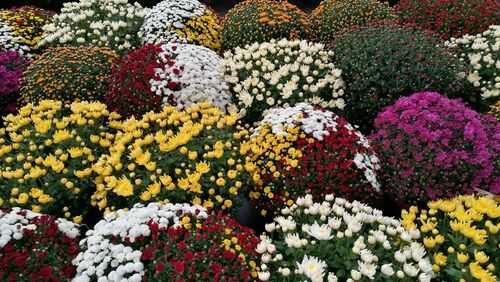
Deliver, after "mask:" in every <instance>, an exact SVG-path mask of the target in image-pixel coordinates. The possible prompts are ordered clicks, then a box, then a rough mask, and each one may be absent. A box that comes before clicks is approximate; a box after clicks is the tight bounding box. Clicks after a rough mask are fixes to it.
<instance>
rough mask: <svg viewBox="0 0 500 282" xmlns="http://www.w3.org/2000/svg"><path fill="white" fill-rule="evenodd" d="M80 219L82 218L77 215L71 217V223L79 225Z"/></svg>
mask: <svg viewBox="0 0 500 282" xmlns="http://www.w3.org/2000/svg"><path fill="white" fill-rule="evenodd" d="M82 219H83V218H82V216H81V215H78V216H75V217H73V222H74V223H76V224H80V223H82Z"/></svg>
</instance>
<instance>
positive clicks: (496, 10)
mask: <svg viewBox="0 0 500 282" xmlns="http://www.w3.org/2000/svg"><path fill="white" fill-rule="evenodd" d="M395 9H396V11H397V12H398V14H399V16H400V18H401V22H402V23H404V24H407V25H409V26H415V27H419V28H422V29H428V30H433V31H435V32H436V33H438V34H439V35H441V36H442V37H443V38H444V39H449V38H450V37H460V36H462V35H465V34H476V33H481V32H483V31H485V30H487V29H488V27H489V26H490V25H492V24H497V23H498V18H499V17H500V3H499V2H498V1H496V0H461V1H454V0H401V1H399V2H398V4H397V5H396V6H395Z"/></svg>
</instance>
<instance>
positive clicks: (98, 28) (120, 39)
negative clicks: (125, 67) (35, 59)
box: [41, 0, 147, 53]
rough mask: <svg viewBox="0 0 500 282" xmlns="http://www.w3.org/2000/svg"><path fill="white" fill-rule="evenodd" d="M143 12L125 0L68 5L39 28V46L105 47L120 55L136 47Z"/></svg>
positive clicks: (83, 0)
mask: <svg viewBox="0 0 500 282" xmlns="http://www.w3.org/2000/svg"><path fill="white" fill-rule="evenodd" d="M146 13H147V10H145V9H143V8H142V7H141V5H140V4H138V3H135V4H133V5H132V4H129V3H128V1H127V0H80V1H78V2H69V3H66V4H65V5H64V7H63V8H62V9H61V13H59V14H58V15H56V16H54V22H53V23H50V24H47V25H45V26H44V27H43V29H44V31H45V32H46V34H45V35H44V37H43V40H42V42H41V45H45V44H48V45H52V46H59V45H75V46H80V45H86V46H89V45H90V46H98V47H108V48H111V49H112V50H114V51H116V52H119V53H122V52H124V51H127V50H129V49H133V48H135V47H137V46H139V44H140V42H139V28H140V27H141V25H142V23H143V21H144V16H145V14H146Z"/></svg>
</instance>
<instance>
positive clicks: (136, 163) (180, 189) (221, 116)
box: [92, 103, 245, 214]
mask: <svg viewBox="0 0 500 282" xmlns="http://www.w3.org/2000/svg"><path fill="white" fill-rule="evenodd" d="M238 119H239V117H238V115H237V114H236V113H232V114H229V115H228V114H225V113H224V112H222V111H221V110H219V109H217V108H214V107H213V106H212V105H211V104H210V103H202V104H197V105H195V106H192V107H190V108H187V109H186V110H184V111H179V110H177V109H176V108H174V107H165V108H163V110H162V111H161V112H159V113H154V112H149V113H146V114H145V115H143V116H142V118H140V119H136V118H131V119H128V120H126V121H124V122H123V123H114V124H113V125H112V126H113V127H114V128H115V129H117V130H118V131H119V133H117V134H116V138H115V140H114V142H113V144H111V146H110V148H109V154H107V155H104V156H102V157H101V159H100V160H99V161H98V162H96V163H95V165H94V170H95V171H96V173H98V175H99V176H98V177H97V179H96V184H97V191H96V193H95V194H94V195H93V196H92V205H96V206H98V207H99V209H101V210H104V213H105V214H106V213H108V212H110V211H114V210H117V209H121V208H125V209H126V208H131V207H132V206H133V205H134V204H135V203H147V202H160V203H169V202H172V203H191V204H193V205H203V206H204V207H205V208H208V209H211V208H214V209H218V210H225V211H232V210H233V208H234V206H235V203H234V202H235V200H236V199H237V196H238V194H239V192H240V191H241V189H242V188H243V183H244V180H243V179H242V177H244V175H245V173H244V166H243V161H244V160H242V157H241V156H240V153H239V141H238V139H240V138H241V133H235V132H236V131H241V128H240V126H239V125H238ZM96 137H97V136H96Z"/></svg>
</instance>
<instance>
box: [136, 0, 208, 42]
mask: <svg viewBox="0 0 500 282" xmlns="http://www.w3.org/2000/svg"><path fill="white" fill-rule="evenodd" d="M206 10H207V7H206V6H205V5H204V4H202V3H200V2H199V1H198V0H176V1H170V0H164V1H161V2H159V3H158V4H156V5H155V6H154V7H153V8H152V9H151V10H150V12H149V14H148V15H147V16H146V18H145V19H144V23H143V24H142V27H141V33H142V38H141V42H142V44H143V45H145V44H148V43H152V44H157V43H169V42H178V43H188V41H187V39H186V38H184V37H182V36H181V35H179V34H178V33H177V32H176V29H181V28H183V27H184V25H185V23H186V21H188V20H189V19H191V18H196V17H199V16H201V15H203V14H204V13H205V12H206Z"/></svg>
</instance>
